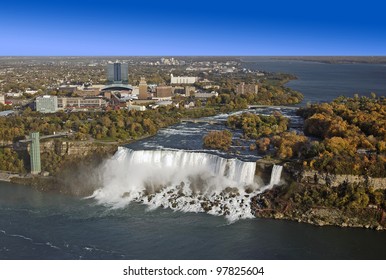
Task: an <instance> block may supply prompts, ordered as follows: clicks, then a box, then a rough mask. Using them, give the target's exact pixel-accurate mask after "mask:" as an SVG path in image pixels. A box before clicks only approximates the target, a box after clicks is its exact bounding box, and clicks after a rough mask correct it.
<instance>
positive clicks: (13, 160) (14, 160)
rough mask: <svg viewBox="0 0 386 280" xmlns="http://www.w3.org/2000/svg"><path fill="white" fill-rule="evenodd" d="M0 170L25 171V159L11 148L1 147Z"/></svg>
mask: <svg viewBox="0 0 386 280" xmlns="http://www.w3.org/2000/svg"><path fill="white" fill-rule="evenodd" d="M0 170H2V171H9V172H15V173H23V172H25V165H24V161H23V159H21V158H19V155H18V154H17V153H16V152H15V151H14V150H12V149H11V148H0Z"/></svg>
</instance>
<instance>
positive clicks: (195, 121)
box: [180, 119, 225, 124]
mask: <svg viewBox="0 0 386 280" xmlns="http://www.w3.org/2000/svg"><path fill="white" fill-rule="evenodd" d="M180 122H181V123H207V124H224V123H225V121H219V120H205V119H181V120H180Z"/></svg>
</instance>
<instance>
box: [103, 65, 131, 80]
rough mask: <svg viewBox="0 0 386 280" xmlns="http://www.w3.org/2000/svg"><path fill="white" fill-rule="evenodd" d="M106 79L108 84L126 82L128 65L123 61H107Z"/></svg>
mask: <svg viewBox="0 0 386 280" xmlns="http://www.w3.org/2000/svg"><path fill="white" fill-rule="evenodd" d="M107 80H108V82H109V84H128V83H129V65H128V64H125V63H123V64H122V63H119V62H115V63H109V64H108V65H107Z"/></svg>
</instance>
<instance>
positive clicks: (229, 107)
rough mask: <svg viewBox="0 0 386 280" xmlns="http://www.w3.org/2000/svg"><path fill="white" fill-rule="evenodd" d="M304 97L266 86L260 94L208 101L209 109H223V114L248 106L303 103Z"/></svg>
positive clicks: (276, 87)
mask: <svg viewBox="0 0 386 280" xmlns="http://www.w3.org/2000/svg"><path fill="white" fill-rule="evenodd" d="M302 99H303V95H302V94H301V93H299V92H296V91H293V90H289V89H285V88H283V87H282V86H265V87H262V88H259V93H257V94H253V93H249V94H233V93H231V94H228V93H223V94H220V95H218V96H213V97H211V98H209V99H208V100H207V101H206V106H207V107H221V111H222V112H227V111H233V110H241V109H246V108H248V105H253V104H258V105H292V104H297V103H299V102H301V101H302Z"/></svg>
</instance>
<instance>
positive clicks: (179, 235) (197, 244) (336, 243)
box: [0, 61, 386, 259]
mask: <svg viewBox="0 0 386 280" xmlns="http://www.w3.org/2000/svg"><path fill="white" fill-rule="evenodd" d="M249 65H250V66H251V64H249ZM253 65H254V67H256V69H257V68H259V69H261V70H266V71H280V72H288V73H294V74H295V75H298V77H299V79H298V80H296V81H292V82H290V83H289V84H288V86H290V87H292V88H294V89H297V90H300V91H302V92H303V93H304V94H305V102H307V101H312V102H317V101H323V100H331V99H332V98H334V97H336V96H338V95H340V94H344V93H346V92H349V93H350V94H351V93H354V92H357V91H358V90H359V91H362V90H363V91H364V92H368V91H373V89H374V91H376V92H377V93H378V94H384V92H385V90H386V83H385V79H384V74H385V72H386V67H384V68H382V67H383V66H381V65H378V66H377V65H358V64H357V65H355V64H353V65H351V64H350V65H331V64H320V63H311V62H276V61H264V62H261V61H260V62H257V63H256V64H253ZM351 67H354V68H355V69H356V70H355V71H354V70H353V71H343V70H342V72H341V77H340V78H339V79H335V80H334V79H331V78H328V77H330V76H329V75H330V74H331V72H333V71H334V69H346V68H350V69H351ZM361 67H362V68H361ZM375 68H376V69H378V70H379V69H384V71H383V72H381V73H380V74H379V75H378V76H376V77H377V78H376V83H373V81H372V80H371V79H370V80H371V81H370V82H368V83H367V82H366V83H365V82H363V83H360V81H358V76H357V74H353V73H354V72H355V73H359V72H361V71H362V72H366V71H370V70H371V69H375ZM358 69H362V70H360V71H359V70H358ZM369 69H370V70H369ZM378 70H377V71H378ZM371 71H372V70H371ZM366 73H367V72H366ZM366 75H367V74H366ZM366 75H364V76H366ZM333 76H334V77H335V75H333ZM368 76H371V75H370V74H368ZM366 77H367V76H366ZM373 78H374V77H373ZM323 79H324V80H323ZM320 80H323V82H320ZM341 80H342V81H343V82H339V81H341ZM364 80H365V81H368V80H366V79H364ZM318 84H319V86H317V85H318ZM359 84H360V85H361V86H357V85H359ZM312 85H314V86H315V87H313V86H312ZM370 85H373V87H370ZM342 88H345V90H346V91H345V92H343V90H342ZM323 92H324V93H325V94H323ZM275 110H278V109H275ZM279 110H280V111H281V112H282V113H283V114H284V115H287V116H289V117H290V118H291V119H292V120H293V121H294V122H295V123H296V122H301V120H300V119H298V118H297V117H296V116H294V111H293V110H291V109H284V108H283V109H279ZM271 111H272V109H263V108H260V109H256V111H255V112H258V113H264V114H269V113H270V112H271ZM226 117H227V116H226V115H220V116H216V117H214V119H216V120H220V121H221V120H225V119H226ZM222 127H223V125H221V124H220V125H211V124H192V123H189V124H178V125H175V126H172V127H169V128H166V129H163V130H161V131H159V133H158V134H157V135H156V136H154V137H152V138H149V139H144V140H141V141H139V142H137V143H133V144H131V145H129V146H128V147H127V148H128V149H127V150H123V151H121V155H120V156H118V155H116V157H115V158H114V159H112V160H111V161H108V162H107V163H105V165H104V167H103V168H101V170H100V172H101V174H102V175H103V176H104V180H105V184H106V187H105V188H104V189H103V190H101V191H100V192H98V193H96V194H95V195H94V196H93V197H90V198H76V197H69V196H64V195H60V194H54V193H41V192H38V191H35V190H32V189H30V188H28V187H24V186H19V185H12V184H9V183H5V182H0V259H385V258H386V251H385V250H384V248H383V244H386V234H385V233H384V232H377V231H374V230H367V229H355V228H338V227H333V226H326V227H317V226H313V225H308V224H302V223H297V222H292V221H284V220H270V219H257V218H250V217H249V216H248V215H247V214H248V213H247V210H248V208H247V207H245V206H243V205H241V204H242V203H241V199H242V198H241V197H242V196H245V195H247V194H246V193H240V194H238V195H240V197H239V196H232V197H227V198H225V199H224V201H225V202H226V203H225V204H223V205H222V204H220V205H219V206H216V207H217V208H216V207H213V209H212V210H213V211H212V210H211V211H209V213H210V214H208V213H205V212H201V211H198V207H199V206H200V205H201V203H202V202H203V201H204V202H207V201H210V200H211V199H214V200H216V195H219V192H221V191H223V190H224V188H225V187H226V186H228V185H230V186H233V187H236V188H238V190H240V189H242V188H244V187H245V186H247V185H248V187H250V188H254V191H257V190H258V189H259V187H261V186H263V185H264V183H262V182H256V183H251V182H249V181H248V182H246V181H245V180H242V178H236V177H237V176H236V175H235V174H236V173H237V172H239V171H237V170H241V171H240V172H246V173H245V174H248V172H249V171H248V170H249V169H248V168H250V166H249V165H248V164H247V163H246V165H244V163H243V162H253V161H255V160H256V159H257V158H259V156H258V155H257V154H255V153H251V152H250V151H248V150H247V149H246V150H243V149H238V147H234V148H235V149H234V150H235V154H225V153H219V152H216V151H208V150H205V149H203V148H202V142H201V141H202V136H203V135H204V134H205V133H206V132H207V131H208V130H211V129H216V128H222ZM237 133H238V132H236V133H235V134H236V137H237ZM239 144H240V145H247V143H243V142H242V139H240V143H239ZM160 149H162V150H164V151H165V156H164V160H165V161H161V160H158V159H157V158H156V157H155V156H154V155H155V154H157V152H155V151H156V150H160ZM140 150H145V151H147V152H143V154H144V155H146V156H145V158H148V159H149V161H145V160H142V159H141V160H140V162H138V160H137V162H133V160H134V158H135V157H134V156H135V155H136V152H135V151H140ZM192 152H194V153H199V155H194V156H192V155H191V154H190V153H192ZM233 157H238V158H239V159H240V161H239V162H235V161H234V160H230V161H229V160H223V159H222V158H228V159H229V158H233ZM142 158H144V157H142ZM177 158H178V162H177V161H176V159H177ZM188 158H189V159H190V160H191V161H197V160H198V159H199V160H200V161H199V162H203V164H202V166H200V165H199V164H197V163H195V164H193V163H189V162H188V161H187V159H188ZM134 163H135V164H136V165H133V164H134ZM154 163H157V164H158V163H159V164H161V166H163V165H164V164H166V165H167V166H168V169H167V172H166V171H165V170H164V169H162V168H157V166H154V165H157V164H154ZM204 163H205V164H204ZM216 168H217V169H216ZM212 169H213V170H222V171H221V172H224V176H223V177H225V179H223V178H220V179H221V180H220V179H219V178H217V177H216V176H213V174H212V175H210V177H205V178H209V179H207V180H206V181H204V182H205V184H208V187H207V190H210V191H207V192H206V194H205V195H203V197H204V198H200V199H201V200H197V201H192V200H191V199H190V197H188V195H186V193H188V192H190V191H191V190H192V189H195V187H194V186H193V185H194V184H193V183H194V182H195V181H197V180H198V179H200V178H202V176H203V175H202V174H204V173H203V172H206V171H208V172H209V171H211V170H212ZM198 173H199V177H197V174H198ZM205 174H207V173H205ZM103 176H102V177H103ZM195 176H196V177H195ZM200 176H201V177H200ZM208 176H209V175H208ZM235 176H236V177H235ZM148 178H153V179H154V180H160V181H162V180H164V181H165V183H164V184H165V185H166V186H167V187H168V188H164V189H162V190H161V191H159V190H154V189H153V195H150V196H144V195H138V189H136V187H137V186H138V185H141V184H142V185H143V186H144V187H145V188H149V187H152V188H154V181H151V180H150V181H149V180H148ZM171 178H172V179H175V178H179V179H181V183H183V184H181V185H180V186H179V188H180V189H171V188H173V184H172V183H174V182H172V183H171V181H173V180H171ZM192 178H193V179H192ZM197 178H198V179H197ZM135 179H137V181H136V184H134V183H132V182H133V180H135ZM218 180H220V181H218ZM199 182H203V181H199ZM218 182H221V183H220V184H219V183H218ZM232 184H236V185H232ZM129 185H130V187H128V186H129ZM174 185H175V184H174ZM79 187H81V182H79ZM181 194H182V195H181ZM166 195H170V196H175V197H174V198H173V199H174V201H170V200H169V198H168V197H167V198H166V199H165V196H166ZM222 195H223V194H222ZM196 198H197V197H196ZM232 198H233V199H232ZM245 199H246V198H245ZM236 201H237V204H236ZM188 202H189V203H188ZM157 206H158V207H157ZM225 206H226V209H227V210H224V207H225ZM221 207H223V208H221ZM232 207H233V208H232ZM232 209H233V210H237V211H239V212H237V211H236V212H234V213H236V216H237V217H241V218H240V219H235V220H230V219H229V218H227V217H226V216H225V217H224V216H223V215H222V214H223V213H219V212H218V211H217V210H219V211H220V210H221V211H229V212H231V213H233V212H232V211H233V210H232ZM216 211H217V212H216ZM243 211H244V212H243ZM245 211H246V212H245ZM243 215H244V216H243ZM228 216H229V215H228Z"/></svg>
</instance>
